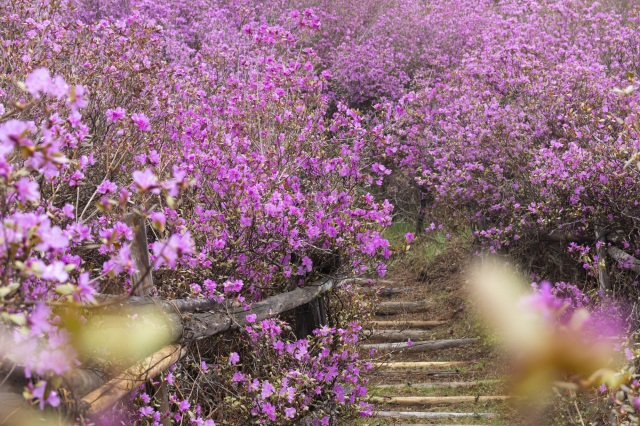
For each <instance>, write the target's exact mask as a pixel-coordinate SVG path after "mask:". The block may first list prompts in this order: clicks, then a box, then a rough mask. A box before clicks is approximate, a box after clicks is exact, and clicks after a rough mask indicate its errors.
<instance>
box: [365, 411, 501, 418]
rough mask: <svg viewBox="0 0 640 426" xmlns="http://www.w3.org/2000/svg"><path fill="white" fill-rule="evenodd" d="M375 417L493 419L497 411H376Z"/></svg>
mask: <svg viewBox="0 0 640 426" xmlns="http://www.w3.org/2000/svg"><path fill="white" fill-rule="evenodd" d="M374 417H386V418H397V419H456V418H460V417H483V418H486V419H491V418H494V417H496V414H495V413H436V412H431V411H429V412H420V411H376V412H375V413H374Z"/></svg>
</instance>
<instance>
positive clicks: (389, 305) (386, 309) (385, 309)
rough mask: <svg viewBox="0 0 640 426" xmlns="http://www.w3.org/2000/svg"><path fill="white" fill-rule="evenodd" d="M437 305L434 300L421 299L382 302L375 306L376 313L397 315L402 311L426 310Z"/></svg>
mask: <svg viewBox="0 0 640 426" xmlns="http://www.w3.org/2000/svg"><path fill="white" fill-rule="evenodd" d="M434 306H435V303H434V302H431V301H428V300H421V301H419V302H381V303H377V304H376V306H375V308H374V309H375V313H376V315H395V314H402V313H413V312H424V311H428V310H429V309H431V308H433V307H434Z"/></svg>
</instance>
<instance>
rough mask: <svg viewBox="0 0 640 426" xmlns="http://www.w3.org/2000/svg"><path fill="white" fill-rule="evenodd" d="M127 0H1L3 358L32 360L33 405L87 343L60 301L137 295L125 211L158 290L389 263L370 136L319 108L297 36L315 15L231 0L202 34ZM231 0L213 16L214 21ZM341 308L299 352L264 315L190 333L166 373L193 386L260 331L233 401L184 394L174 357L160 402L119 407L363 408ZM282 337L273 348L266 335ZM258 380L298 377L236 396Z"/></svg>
mask: <svg viewBox="0 0 640 426" xmlns="http://www.w3.org/2000/svg"><path fill="white" fill-rule="evenodd" d="M121 6H122V7H121ZM125 6H126V5H120V4H115V3H114V5H113V8H112V9H109V8H106V9H105V10H98V11H95V14H91V13H89V12H87V11H88V10H90V8H89V6H88V5H82V4H80V5H78V4H75V3H71V2H56V3H49V2H31V1H24V2H12V3H11V4H6V5H2V6H0V12H1V15H2V29H1V30H0V42H1V43H2V49H3V50H2V53H3V61H2V65H1V66H0V75H1V76H2V86H1V87H0V90H1V92H0V95H1V98H0V101H1V102H2V104H1V105H0V106H1V108H2V111H1V113H0V135H1V138H2V144H3V146H4V147H5V148H3V158H4V164H5V166H4V170H5V180H4V185H3V191H4V193H3V194H4V200H5V205H4V207H3V210H2V211H3V216H2V218H3V219H2V220H3V230H4V233H5V234H4V235H5V238H4V240H3V241H4V246H3V251H2V256H3V258H4V266H3V274H4V277H5V279H4V282H3V287H2V288H3V290H2V294H3V304H2V319H3V325H4V334H3V335H2V340H3V359H4V360H6V361H7V362H15V363H16V364H17V365H19V366H20V367H24V373H25V378H26V380H27V384H26V389H27V391H26V393H25V395H26V397H27V399H28V400H29V401H31V402H32V403H33V404H34V405H36V406H39V407H40V408H45V407H46V406H53V407H58V406H60V405H61V403H62V402H68V401H67V400H65V399H64V398H61V396H64V395H68V393H67V391H70V390H71V389H68V390H67V391H61V390H59V389H58V388H57V384H58V383H60V382H59V378H60V377H61V376H63V375H65V374H71V375H72V374H73V368H76V367H78V366H83V365H85V364H84V363H86V361H87V359H86V354H84V353H79V352H78V351H76V350H75V349H74V347H73V346H72V345H69V344H68V343H69V342H70V341H74V336H73V335H72V334H71V331H72V330H66V329H65V325H66V322H67V321H68V320H69V319H68V318H67V316H68V315H66V314H65V315H63V316H62V318H63V321H61V319H60V318H61V317H60V316H59V314H60V313H62V312H61V311H60V310H61V309H62V306H63V305H65V304H67V305H68V304H77V305H80V306H83V305H90V304H93V303H95V295H96V293H116V294H122V295H127V294H131V293H132V292H134V291H135V290H136V289H137V287H138V286H139V285H140V283H139V282H135V281H134V280H133V275H134V273H135V272H140V273H142V274H144V273H146V271H136V265H135V263H134V261H133V259H132V254H131V242H132V240H133V231H134V230H133V226H132V224H131V223H130V221H129V214H131V213H135V214H137V215H139V216H141V217H142V218H143V219H144V222H145V226H146V227H147V228H148V235H149V249H150V254H151V256H150V257H151V259H150V261H151V267H152V268H153V269H154V272H153V276H154V280H155V282H156V284H157V291H158V293H159V295H160V296H162V297H168V298H172V297H185V296H190V297H206V298H212V299H215V300H217V301H219V302H226V301H228V302H234V303H238V304H240V305H241V306H242V305H244V306H247V307H248V305H249V304H250V303H251V302H253V301H259V300H262V299H263V298H265V297H267V296H269V295H273V294H277V293H281V292H283V291H287V290H291V289H294V288H296V287H297V286H300V285H304V284H307V283H310V282H313V281H314V280H317V279H318V278H320V277H323V276H327V275H328V276H332V275H339V274H342V273H353V272H356V273H361V272H364V271H367V270H369V269H371V270H373V271H374V272H375V271H376V270H377V271H378V272H379V273H381V274H383V273H384V270H385V267H384V263H381V262H380V261H381V260H384V258H385V257H388V256H389V249H388V243H387V241H386V240H384V239H383V238H382V237H381V234H380V231H381V230H382V227H383V226H384V225H386V224H388V223H389V221H390V213H391V205H390V204H389V203H385V202H380V201H378V200H377V199H375V198H374V197H373V196H371V195H369V194H368V193H367V191H366V188H367V187H369V186H370V185H371V183H372V182H373V180H374V178H375V173H372V172H371V171H370V169H369V164H368V163H367V162H368V161H369V160H368V158H369V154H368V153H369V151H370V149H371V148H370V144H369V143H368V141H370V140H375V139H376V138H377V137H378V136H377V135H376V134H374V133H371V132H370V131H369V130H368V129H367V128H365V127H364V126H363V123H362V119H361V117H360V114H359V113H358V112H356V111H354V110H352V109H349V108H348V107H347V106H345V105H338V106H337V107H336V112H335V113H334V114H332V115H330V116H329V115H328V114H327V110H328V108H329V102H328V97H327V96H326V95H325V93H324V91H325V89H326V87H327V82H326V78H325V77H324V76H323V75H320V74H319V73H317V72H316V64H317V62H318V57H317V55H315V53H314V52H313V50H310V49H301V48H300V47H299V46H298V45H297V44H296V41H297V40H298V37H300V38H304V37H307V36H308V34H309V32H310V31H313V30H314V27H315V26H316V24H315V23H314V22H315V18H314V17H313V15H312V14H310V13H309V12H304V11H303V12H297V11H296V10H291V11H289V12H288V14H287V15H286V17H285V19H284V20H283V21H282V22H281V24H282V25H280V26H278V25H266V24H265V23H264V22H262V21H261V20H260V19H258V18H257V17H254V18H247V20H246V21H243V20H242V19H240V21H239V22H238V25H237V26H235V27H234V28H235V29H236V30H237V32H236V33H229V34H225V37H228V38H229V40H232V41H233V42H234V43H235V44H233V45H231V46H225V45H224V43H223V41H222V38H217V36H216V30H215V29H214V28H211V27H207V28H203V29H201V30H200V32H199V33H198V34H200V35H202V34H206V35H207V37H209V38H207V39H206V40H208V41H207V48H206V49H200V48H199V47H197V45H198V43H195V42H194V40H193V38H192V36H191V35H189V34H186V33H184V32H182V30H180V26H179V25H177V24H176V22H177V21H175V20H167V21H161V20H154V18H155V17H157V16H156V15H155V14H156V13H157V12H153V10H151V9H152V8H151V6H148V5H147V6H145V5H142V4H141V5H138V6H139V7H136V8H135V10H133V9H127V8H126V7H125ZM114 10H115V11H118V12H119V13H118V14H112V13H111V12H113V11H114ZM232 12H233V13H240V11H237V10H235V12H234V11H233V10H231V12H229V13H232ZM92 13H93V12H92ZM255 13H256V15H255V16H260V15H259V11H256V12H255ZM223 15H224V14H221V17H220V19H221V20H222V21H215V22H218V23H220V22H224V24H225V25H226V24H227V23H228V22H227V21H225V20H224V19H227V18H228V17H225V16H226V15H225V16H223ZM251 16H254V15H251ZM103 18H104V19H103ZM236 18H238V17H237V16H234V19H236ZM215 22H214V21H211V25H215ZM240 23H242V25H240ZM174 24H175V25H177V26H176V27H172V25H174ZM220 25H221V27H220V28H222V27H223V25H222V24H221V23H220ZM200 35H198V37H199V36H200ZM194 37H195V36H194ZM194 43H195V44H194ZM185 46H186V47H188V46H192V47H193V48H192V49H191V50H188V49H187V50H184V49H186V47H185ZM336 291H337V292H341V291H344V290H341V289H337V290H336ZM341 297H345V296H341ZM342 306H347V307H348V309H354V310H355V305H354V304H347V305H344V303H343V305H342ZM336 309H338V312H337V313H336V314H335V315H334V316H332V318H333V319H332V323H331V326H330V327H331V328H329V329H327V330H329V331H326V330H325V331H322V332H319V333H320V334H318V335H317V337H312V338H310V339H312V341H313V342H315V343H312V344H311V345H312V347H309V354H307V355H305V354H303V353H302V352H300V351H302V349H301V348H307V347H308V345H309V344H310V343H308V342H307V341H306V340H304V339H301V340H299V339H297V338H296V336H294V335H292V334H291V333H287V334H286V335H282V336H278V335H277V333H276V334H273V333H272V331H273V330H275V329H276V328H277V327H281V326H284V324H282V325H278V324H280V323H277V322H271V323H264V324H262V325H261V326H260V327H258V328H256V329H255V331H251V330H252V328H251V327H249V328H248V329H247V330H245V333H247V339H249V340H247V341H237V342H235V343H231V344H228V345H226V346H225V348H226V349H227V350H228V352H227V353H224V354H219V353H216V354H215V357H212V358H210V359H209V361H208V363H207V364H202V363H201V362H202V360H201V359H199V353H198V352H194V353H190V354H189V355H188V357H187V359H186V360H185V361H184V362H182V363H181V364H180V365H178V366H176V368H175V370H174V373H172V374H175V375H176V376H183V375H187V374H189V368H190V365H191V364H190V362H191V361H193V362H195V365H196V366H199V367H198V369H199V370H200V373H201V374H199V375H197V376H196V378H195V379H194V380H196V383H198V384H199V385H200V386H204V384H203V383H204V382H207V381H209V380H210V378H208V377H207V375H206V374H205V373H206V370H207V369H208V368H211V369H212V370H215V371H219V372H220V376H219V379H220V382H221V383H224V382H225V381H229V380H231V379H232V378H233V376H234V372H233V371H231V370H230V369H229V368H225V369H222V370H221V369H220V366H221V365H225V364H227V362H228V361H227V359H226V358H227V357H229V353H234V352H235V353H237V352H238V351H240V350H241V347H245V348H246V347H247V346H246V345H249V347H250V348H253V349H254V350H255V354H254V355H247V356H246V359H247V361H248V362H247V363H243V371H242V374H244V377H246V378H247V380H249V379H248V378H251V380H250V381H247V382H246V383H245V381H236V382H234V383H236V386H241V389H238V392H237V399H236V402H237V404H235V405H233V406H230V407H229V410H228V411H225V412H223V413H221V412H214V411H211V410H209V409H207V407H210V406H207V407H203V406H201V405H200V404H199V402H200V399H202V400H204V401H207V404H213V403H214V402H215V401H216V399H214V395H217V396H216V397H217V398H219V399H218V400H217V401H218V402H219V403H223V401H224V398H226V397H228V396H227V395H224V394H219V393H218V394H216V393H215V392H214V391H213V390H210V392H211V393H210V394H208V397H207V394H205V395H199V394H197V395H194V396H193V397H192V399H189V397H187V396H185V395H188V393H187V391H186V390H187V389H189V387H190V386H192V385H193V383H190V382H182V381H180V382H173V381H172V379H171V375H168V376H167V377H165V378H164V380H166V381H167V382H171V383H170V384H171V385H172V386H173V387H171V396H170V400H171V412H168V413H167V412H165V413H161V412H159V411H157V410H155V409H154V408H153V407H154V404H155V403H156V401H155V400H154V399H153V396H149V395H147V396H144V397H143V396H140V397H139V399H136V400H134V401H135V403H137V404H140V406H139V407H140V410H138V408H136V406H135V404H134V405H127V404H126V403H125V405H124V406H123V407H124V408H123V410H122V412H120V414H118V415H122V416H124V417H122V418H127V419H129V420H132V419H133V420H135V421H141V422H143V421H146V420H143V419H144V418H149V419H151V420H150V421H154V419H155V421H159V420H160V419H162V418H166V417H167V416H170V417H171V418H173V421H174V422H176V423H183V424H188V423H191V422H196V423H204V422H207V424H211V423H212V422H214V421H218V422H223V423H222V424H224V422H225V421H229V420H228V419H234V418H237V416H248V417H249V418H252V419H254V420H255V421H258V422H263V423H269V422H276V423H277V422H280V423H286V422H292V421H294V420H296V419H299V418H301V417H302V416H306V415H311V416H312V417H313V416H317V417H318V418H319V419H322V418H325V420H318V421H321V422H323V423H326V422H327V421H329V420H330V419H332V418H336V417H337V416H346V415H347V413H348V412H349V410H351V411H352V412H353V413H354V414H357V411H358V410H360V411H361V412H362V413H363V414H365V413H366V412H367V408H366V407H363V408H358V407H360V400H361V398H362V397H363V396H364V393H365V392H364V388H363V387H362V385H363V379H362V378H361V377H360V372H361V371H363V367H362V365H361V361H360V360H359V359H358V358H357V353H356V351H355V344H356V342H357V335H358V332H359V330H360V329H359V326H357V324H355V323H354V324H352V325H350V324H349V323H350V322H352V321H353V319H354V318H352V316H351V315H346V316H345V315H343V314H339V308H337V307H336ZM79 312H83V311H79ZM76 321H80V322H82V321H83V318H82V317H80V318H78V319H76ZM268 324H273V326H272V327H271V326H270V327H271V328H270V327H267V325H268ZM274 327H275V328H274ZM276 337H277V338H278V340H277V341H278V342H279V343H277V344H276V349H275V350H276V351H275V352H273V351H266V352H264V353H262V352H260V351H258V348H259V347H260V346H261V345H266V344H267V343H268V344H269V345H273V344H275V342H272V341H271V340H269V339H273V338H276ZM264 339H267V340H264ZM334 339H337V340H335V341H334ZM5 343H6V344H5ZM211 344H212V345H216V344H215V342H213V343H211ZM282 345H284V346H282ZM292 345H293V346H292ZM280 346H282V347H284V348H289V347H295V348H299V351H298V352H296V353H300V355H299V356H298V355H295V354H293V352H287V353H292V358H291V359H290V360H289V361H286V362H285V361H284V360H283V362H282V363H281V364H278V366H277V367H274V365H275V364H273V359H276V358H281V357H282V349H281V348H280ZM278 348H280V349H278ZM287 350H288V349H287ZM305 350H306V349H305ZM247 352H248V349H247ZM294 352H295V351H294ZM318 353H320V354H321V356H320V357H318ZM310 354H313V356H312V355H310ZM133 361H135V360H132V361H131V362H133ZM249 361H252V362H249ZM3 363H4V362H3ZM232 364H233V363H232ZM7 365H8V367H7V368H11V367H10V365H9V364H7ZM266 366H271V367H272V368H270V369H269V370H268V371H266V370H265V368H266ZM338 369H339V370H340V372H339V374H338V375H337V376H336V375H335V371H337V370H338ZM296 371H297V372H299V373H300V374H303V373H302V372H306V373H304V377H293V375H294V372H296ZM191 372H192V371H191ZM294 379H295V380H294ZM287 380H291V384H289V385H287ZM200 381H203V382H200ZM254 381H258V382H259V383H271V384H272V386H276V385H278V386H281V387H284V389H285V390H286V392H289V393H290V391H289V390H287V389H288V388H292V389H294V390H295V392H296V393H297V395H295V398H293V399H291V400H290V401H289V399H290V398H289V397H285V396H284V395H280V394H278V395H280V396H276V395H274V396H273V397H272V398H271V399H269V397H270V396H271V395H261V397H262V398H263V399H264V401H263V402H261V404H262V407H263V408H262V409H261V410H258V411H256V412H253V411H248V412H247V411H246V409H245V408H244V407H246V406H248V405H250V404H252V403H253V402H254V399H255V398H256V394H255V389H253V387H254ZM261 386H262V385H261ZM265 386H266V385H265ZM205 387H206V386H205ZM20 391H21V390H20ZM267 393H268V392H267ZM287 395H288V394H287ZM345 395H347V396H346V397H345ZM76 396H81V395H76ZM279 398H283V401H282V402H278V401H279ZM331 401H334V402H331ZM335 403H337V404H339V405H340V406H342V407H344V408H336V406H335V405H334V404H335ZM322 404H332V405H330V407H331V408H330V409H327V410H321V409H320V408H319V407H320V406H321V405H322ZM314 406H316V407H318V408H317V409H316V410H315V412H316V413H315V414H314V410H312V408H313V407H314ZM269 407H272V408H269ZM350 407H352V408H350ZM190 408H191V410H190ZM276 409H277V412H276V411H273V410H276ZM116 411H117V410H116ZM118 412H119V411H118ZM154 413H155V414H154ZM132 416H133V417H132ZM136 416H139V418H137V417H136ZM154 416H155V417H154ZM156 417H157V418H156ZM105 421H108V420H105Z"/></svg>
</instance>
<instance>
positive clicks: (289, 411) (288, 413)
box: [284, 407, 296, 419]
mask: <svg viewBox="0 0 640 426" xmlns="http://www.w3.org/2000/svg"><path fill="white" fill-rule="evenodd" d="M284 416H285V417H286V418H287V419H292V418H294V417H295V416H296V409H295V408H293V407H287V408H285V409H284Z"/></svg>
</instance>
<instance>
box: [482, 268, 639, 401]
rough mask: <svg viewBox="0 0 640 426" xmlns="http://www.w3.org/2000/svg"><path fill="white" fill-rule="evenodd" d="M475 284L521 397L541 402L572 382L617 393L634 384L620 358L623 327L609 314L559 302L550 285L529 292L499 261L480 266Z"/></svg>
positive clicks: (522, 282) (523, 282)
mask: <svg viewBox="0 0 640 426" xmlns="http://www.w3.org/2000/svg"><path fill="white" fill-rule="evenodd" d="M470 284H471V292H472V297H473V299H474V301H475V302H476V304H477V305H478V307H479V309H480V311H481V313H482V314H483V316H484V317H485V318H486V320H487V322H488V324H489V325H490V326H491V327H492V328H493V329H494V330H495V331H496V332H497V333H498V334H499V335H500V337H501V338H502V341H503V343H504V345H505V349H506V350H507V351H508V353H509V355H510V356H512V357H513V366H514V368H515V369H516V374H515V377H514V378H515V383H514V385H515V391H516V392H518V393H520V394H522V395H524V396H528V397H534V396H541V395H543V394H545V393H546V391H548V390H550V389H551V386H552V384H553V383H557V382H558V381H566V380H571V382H573V384H572V385H571V386H573V387H578V386H579V387H584V388H586V387H597V386H600V385H602V384H606V385H607V386H608V387H609V388H615V387H617V386H619V385H620V384H622V383H624V382H626V381H627V380H628V379H629V375H630V373H621V372H620V367H621V365H618V364H616V362H617V361H618V360H619V358H620V357H619V356H617V355H616V354H615V353H614V341H615V340H616V339H620V338H622V336H623V333H622V327H621V326H618V327H612V326H611V324H612V321H611V318H610V317H611V315H608V313H607V312H606V309H599V310H598V311H597V313H592V312H590V311H589V310H588V309H587V308H585V307H583V306H582V303H578V304H573V303H571V301H570V299H563V298H560V297H558V296H557V295H556V294H554V292H553V290H552V287H551V285H550V284H549V283H543V284H542V285H541V286H540V288H538V289H537V291H535V292H533V293H532V292H530V291H527V285H526V282H525V281H524V280H523V279H522V277H521V276H519V275H518V274H517V273H516V272H515V271H514V270H513V269H510V268H509V267H507V266H505V265H501V264H499V262H498V261H497V260H488V261H487V260H485V261H484V262H483V264H482V266H477V267H476V268H475V269H474V271H473V275H472V277H471V279H470ZM568 385H569V384H568Z"/></svg>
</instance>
